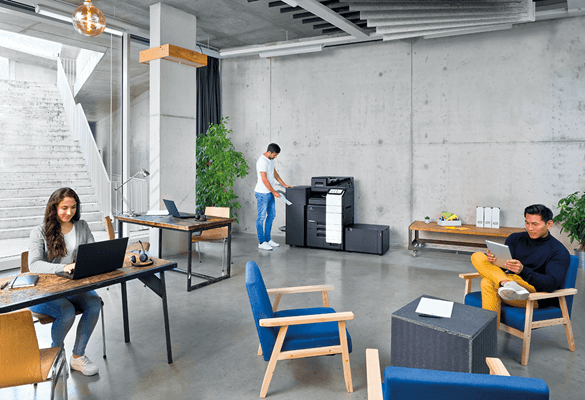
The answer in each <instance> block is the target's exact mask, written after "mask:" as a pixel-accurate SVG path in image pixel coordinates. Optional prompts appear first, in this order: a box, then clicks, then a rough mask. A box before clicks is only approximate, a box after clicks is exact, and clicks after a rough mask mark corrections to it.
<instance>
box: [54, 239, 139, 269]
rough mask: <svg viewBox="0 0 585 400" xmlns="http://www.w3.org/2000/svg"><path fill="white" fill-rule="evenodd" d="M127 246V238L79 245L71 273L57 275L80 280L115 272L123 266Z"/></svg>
mask: <svg viewBox="0 0 585 400" xmlns="http://www.w3.org/2000/svg"><path fill="white" fill-rule="evenodd" d="M127 245H128V238H127V237H125V238H121V239H113V240H105V241H103V242H94V243H87V244H82V245H79V247H78V248H77V258H76V260H75V269H74V270H73V272H72V273H67V272H65V271H59V272H57V275H59V276H62V277H65V278H69V279H82V278H88V277H90V276H94V275H99V274H104V273H106V272H112V271H115V270H117V269H118V268H121V267H122V265H123V264H124V256H125V255H126V246H127Z"/></svg>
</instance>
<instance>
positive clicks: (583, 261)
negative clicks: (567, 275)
mask: <svg viewBox="0 0 585 400" xmlns="http://www.w3.org/2000/svg"><path fill="white" fill-rule="evenodd" d="M575 255H576V256H577V257H579V268H580V269H585V251H579V250H577V249H575Z"/></svg>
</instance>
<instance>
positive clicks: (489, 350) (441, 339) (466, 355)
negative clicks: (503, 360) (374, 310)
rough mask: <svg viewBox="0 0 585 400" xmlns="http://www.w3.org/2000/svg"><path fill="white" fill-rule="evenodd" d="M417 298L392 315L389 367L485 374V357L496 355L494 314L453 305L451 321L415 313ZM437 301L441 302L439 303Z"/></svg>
mask: <svg viewBox="0 0 585 400" xmlns="http://www.w3.org/2000/svg"><path fill="white" fill-rule="evenodd" d="M422 297H427V298H431V299H436V297H432V296H421V297H419V298H418V299H416V300H414V301H413V302H411V303H409V304H407V305H406V306H404V307H402V308H401V309H400V310H398V311H396V312H394V313H393V314H392V337H391V346H392V347H391V351H390V365H392V366H393V367H408V368H422V369H432V370H439V371H453V372H474V373H481V374H489V369H488V367H487V364H486V362H485V358H486V357H496V355H497V344H498V335H497V314H496V313H495V312H494V311H489V310H484V309H481V308H477V307H470V306H466V305H464V304H460V303H454V304H453V312H452V314H451V318H433V317H421V316H419V315H418V314H417V313H415V310H416V308H417V307H418V303H419V301H420V299H421V298H422ZM439 300H441V299H439Z"/></svg>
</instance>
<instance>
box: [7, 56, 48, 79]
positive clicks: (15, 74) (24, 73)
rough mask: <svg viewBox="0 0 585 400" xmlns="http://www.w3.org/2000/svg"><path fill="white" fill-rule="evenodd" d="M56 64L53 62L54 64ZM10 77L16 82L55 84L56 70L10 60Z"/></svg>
mask: <svg viewBox="0 0 585 400" xmlns="http://www.w3.org/2000/svg"><path fill="white" fill-rule="evenodd" d="M56 63H57V62H56V61H55V64H56ZM10 73H11V77H12V79H14V80H17V81H27V82H41V83H53V84H55V85H56V84H57V70H56V68H55V70H51V69H47V68H43V67H39V66H36V65H32V64H26V63H23V62H19V61H14V60H10Z"/></svg>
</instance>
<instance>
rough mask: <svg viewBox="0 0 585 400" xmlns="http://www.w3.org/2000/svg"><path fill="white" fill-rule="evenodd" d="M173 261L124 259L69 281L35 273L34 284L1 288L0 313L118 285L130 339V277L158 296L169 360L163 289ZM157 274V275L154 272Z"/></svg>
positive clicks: (168, 327) (126, 330)
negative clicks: (109, 268)
mask: <svg viewBox="0 0 585 400" xmlns="http://www.w3.org/2000/svg"><path fill="white" fill-rule="evenodd" d="M176 266H177V264H176V263H171V262H168V261H165V260H160V259H156V258H155V259H154V263H153V264H152V265H149V266H147V267H133V266H132V264H131V263H130V261H129V260H128V258H127V259H126V260H125V261H124V266H123V267H122V268H120V269H117V270H115V271H112V272H108V273H106V274H101V275H96V276H92V277H89V278H84V279H78V280H72V279H67V278H63V277H60V276H57V275H53V274H38V275H39V280H38V281H37V284H36V286H33V287H27V288H20V289H8V288H6V289H4V290H2V291H1V292H0V313H5V312H10V311H15V310H19V309H21V308H26V307H30V306H34V305H37V304H41V303H45V302H47V301H51V300H56V299H58V298H62V297H66V296H71V295H74V294H77V293H82V292H87V291H89V290H95V289H99V288H103V287H106V286H111V285H115V284H118V283H119V284H120V285H121V288H122V313H123V318H124V341H125V342H126V343H128V342H130V326H129V323H128V295H127V291H126V282H127V281H129V280H132V279H140V281H142V283H144V284H145V285H146V286H148V287H149V288H150V290H152V291H153V292H154V293H156V294H157V295H158V296H159V297H160V298H161V299H162V308H163V319H164V324H165V336H166V342H167V359H168V362H169V364H170V363H172V362H173V353H172V350H171V333H170V326H169V311H168V307H167V292H166V285H165V271H167V270H170V269H173V268H175V267H176ZM157 273H159V274H160V278H159V277H157V276H156V275H155V274H157ZM13 277H14V275H11V276H5V277H2V278H0V285H1V284H3V283H4V282H6V281H8V280H11V279H12V278H13Z"/></svg>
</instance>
